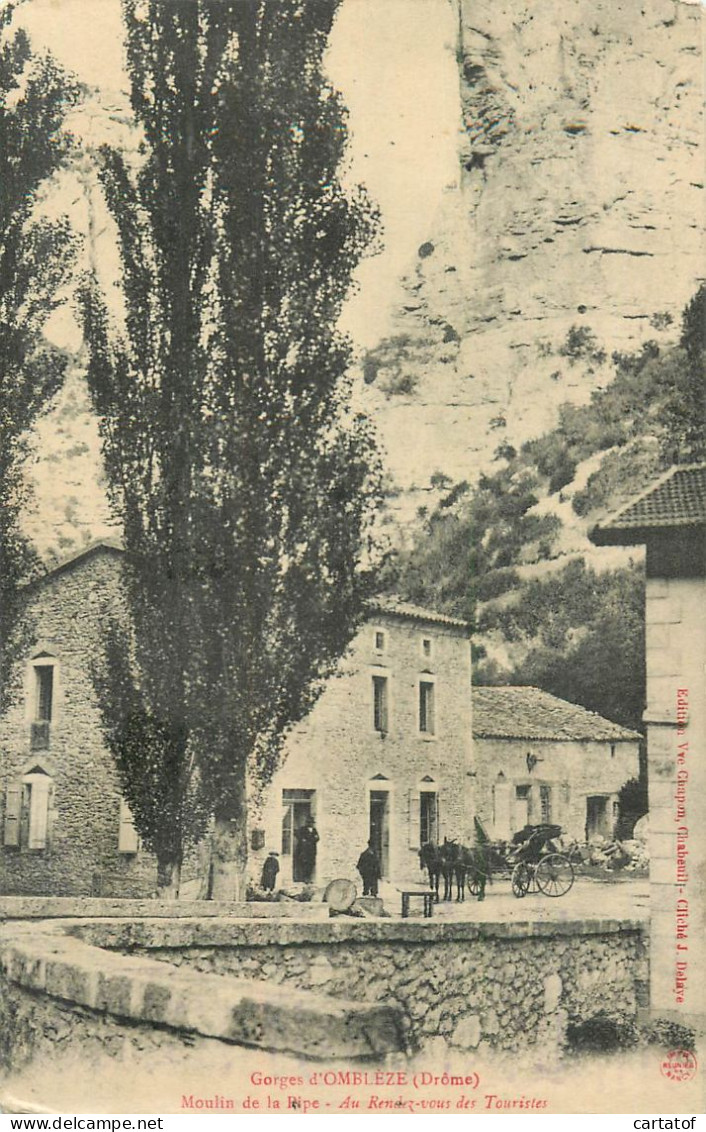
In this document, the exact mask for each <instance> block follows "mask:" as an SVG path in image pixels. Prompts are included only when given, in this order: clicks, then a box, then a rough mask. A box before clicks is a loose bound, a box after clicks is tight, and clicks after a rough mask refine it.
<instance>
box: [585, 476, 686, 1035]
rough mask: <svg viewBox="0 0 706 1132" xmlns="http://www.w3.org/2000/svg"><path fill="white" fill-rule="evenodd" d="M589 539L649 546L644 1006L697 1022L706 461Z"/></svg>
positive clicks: (667, 480) (654, 487)
mask: <svg viewBox="0 0 706 1132" xmlns="http://www.w3.org/2000/svg"><path fill="white" fill-rule="evenodd" d="M591 538H592V539H593V541H594V542H595V543H597V544H598V545H599V546H636V545H641V544H644V545H645V546H646V548H647V554H646V575H647V577H646V603H645V621H646V667H647V708H646V711H645V714H644V721H645V724H646V727H647V770H648V794H649V807H650V835H649V836H650V938H651V944H650V1005H651V1008H652V1010H653V1011H656V1012H657V1013H661V1014H664V1013H671V1012H673V1013H675V1014H676V1015H677V1016H679V1017H680V1018H684V1017H685V1016H694V1015H699V1014H701V1015H703V1011H704V994H703V971H704V947H703V911H704V904H703V902H704V892H706V839H705V838H704V835H703V817H704V811H703V806H704V803H703V799H704V797H706V761H705V760H704V738H705V737H706V678H705V673H706V464H693V465H688V466H682V467H675V468H672V469H670V471H669V472H667V473H666V474H665V475H663V476H662V477H661V478H660V479H658V480H657V481H656V482H655V483H653V484H651V485H649V486H648V487H647V488H646V489H645V490H644V491H643V492H642V493H641V494H640V495H637V496H636V497H634V498H633V499H632V500H630V502H628V503H627V504H626V505H625V506H624V507H622V508H621V509H620V510H618V511H616V512H615V513H614V514H612V515H610V516H609V517H608V518H606V519H605V520H604V521H603V522H601V523H599V524H598V526H597V527H595V528H594V530H593V531H592V532H591Z"/></svg>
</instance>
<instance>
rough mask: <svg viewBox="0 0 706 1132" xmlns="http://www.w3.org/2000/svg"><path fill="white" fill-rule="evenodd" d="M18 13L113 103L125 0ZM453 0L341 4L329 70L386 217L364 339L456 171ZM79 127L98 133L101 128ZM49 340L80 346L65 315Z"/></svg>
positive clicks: (91, 0)
mask: <svg viewBox="0 0 706 1132" xmlns="http://www.w3.org/2000/svg"><path fill="white" fill-rule="evenodd" d="M18 17H19V18H21V20H22V22H23V23H24V24H25V26H26V27H27V29H28V31H29V32H30V34H31V36H32V39H33V42H34V43H35V45H36V46H38V47H39V46H42V47H48V48H50V49H51V50H52V51H53V52H54V54H55V55H56V56H57V58H58V59H59V60H60V61H61V62H62V63H63V64H64V65H65V66H66V67H67V68H68V69H70V70H72V71H74V72H75V73H76V74H77V75H78V76H79V78H81V79H82V80H83V81H84V82H86V83H88V84H90V85H92V86H96V87H98V88H100V90H101V104H102V105H108V106H110V105H111V104H112V105H113V106H115V105H117V104H118V101H119V100H120V91H121V90H125V89H126V81H125V75H124V72H123V63H122V25H121V20H120V3H119V0H27V3H26V4H24V5H23V6H22V7H21V9H20V11H19V13H18ZM456 18H457V17H456V4H455V0H344V3H343V7H342V10H341V13H340V15H339V19H338V21H337V23H336V26H335V28H334V32H333V35H332V42H331V49H330V52H329V70H330V73H331V76H332V79H333V81H334V83H335V84H336V86H338V87H339V89H340V90H341V91H342V92H343V95H344V99H345V101H346V103H347V105H348V107H349V110H350V128H351V135H352V153H351V156H352V160H353V170H352V172H353V175H354V177H355V179H357V180H360V181H362V182H363V183H364V184H365V185H366V186H367V188H368V191H369V193H370V195H371V196H372V197H373V199H374V200H375V201H376V202H377V203H378V205H379V206H380V208H381V211H382V214H383V225H384V237H383V238H384V245H385V247H384V251H383V253H382V254H380V255H378V256H376V257H375V258H374V259H369V260H368V261H366V262H365V263H364V264H362V265H361V268H360V270H359V275H358V283H359V293H358V295H357V296H355V297H354V298H353V299H352V301H351V302H350V303H349V306H348V309H347V311H346V314H345V324H346V326H347V328H348V329H349V330H350V331H351V332H352V333H353V335H354V338H355V339H356V341H357V342H358V343H359V344H360V345H362V346H368V345H372V344H373V343H374V342H375V341H377V339H378V338H379V337H381V336H382V335H384V333H385V332H386V328H387V315H388V311H389V309H390V305H391V303H392V301H393V299H394V297H395V294H396V286H397V281H398V280H399V277H400V275H401V274H403V272H404V271H405V270H406V269H407V267H408V266H409V264H410V262H411V261H412V260H413V258H414V256H415V254H416V250H417V248H418V246H419V244H420V243H423V242H424V240H425V239H426V238H427V236H428V233H429V229H430V225H431V220H432V217H433V215H434V212H435V210H436V208H437V207H438V204H439V200H440V196H441V193H442V191H443V189H444V187H446V186H448V185H449V184H453V183H455V178H456V175H457V168H458V160H457V142H458V137H457V131H458V128H459V122H460V111H459V97H458V72H457V68H456V62H455V53H454V51H455V34H456ZM75 125H77V126H78V129H79V132H80V133H82V134H90V135H92V137H93V138H94V139H95V140H97V139H96V133H98V134H100V132H101V130H102V128H103V125H102V124H101V123H99V122H97V121H95V119H93V120H91V122H90V123H89V122H88V121H87V115H86V114H85V113H84V116H83V121H82V122H81V124H80V125H78V123H76V124H75ZM52 336H53V337H55V338H56V339H57V340H62V341H63V342H64V343H65V344H67V345H69V344H74V345H76V344H77V342H76V340H75V336H76V332H75V330H74V329H73V328H72V327H71V325H70V322H69V321H68V319H67V316H66V315H64V316H63V319H60V320H56V325H55V327H54V330H53V335H52Z"/></svg>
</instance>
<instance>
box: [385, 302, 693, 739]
mask: <svg viewBox="0 0 706 1132" xmlns="http://www.w3.org/2000/svg"><path fill="white" fill-rule="evenodd" d="M654 324H655V325H659V326H663V325H665V324H666V325H668V322H667V319H666V316H664V315H662V316H659V317H657V316H655V319H654ZM705 342H706V285H702V286H701V287H700V288H699V290H698V291H697V293H696V295H695V296H694V298H693V299H692V300H691V302H690V303H689V304H688V305H687V307H686V309H685V311H684V315H683V321H682V331H681V336H680V338H679V341H678V342H675V343H674V344H673V345H671V346H668V347H666V348H661V347H660V346H659V345H658V344H657V342H655V341H648V342H645V343H644V344H643V345H642V347H641V348H640V349H639V350H637V351H636V352H634V353H632V354H621V353H614V354H613V358H612V361H613V364H614V367H615V375H614V378H613V380H612V382H611V383H610V384H609V385H607V386H605V388H602V389H600V390H596V391H595V392H594V393H593V394H592V396H591V399H590V402H589V403H588V404H584V405H571V404H565V405H562V406H561V407H560V410H559V421H558V425H557V427H556V428H554V429H552V430H550V431H549V432H547V433H545V434H544V435H542V436H540V437H537V438H535V439H533V440H531V441H528V442H527V443H525V444H524V445H523V446H522V448H521V450H520V451H519V452H518V451H517V450H516V449H515V448H514V447H512V446H511V445H505V446H504V447H503V448H501V449H499V450H498V451H497V453H496V459H497V460H503V461H504V466H502V467H500V468H498V469H497V471H495V472H493V474H492V475H482V476H481V477H480V478H479V481H478V484H477V485H476V486H475V487H472V488H471V487H469V485H468V484H467V483H464V484H462V485H456V487H454V488H452V489H451V490H450V491H449V492H448V494H447V496H446V497H445V499H444V500H442V501H441V503H440V504H439V505H438V506H437V508H436V509H435V510H434V511H433V512H432V513H431V514H426V513H425V514H424V516H423V517H422V518H423V522H420V524H419V526H418V531H417V537H416V539H415V542H414V544H413V546H412V547H411V549H408V550H405V551H404V552H403V553H401V554H399V555H398V556H397V560H396V562H395V563H394V564H393V566H392V568H390V569H389V570H388V583H389V585H390V586H394V588H395V589H396V590H398V591H399V592H400V593H401V594H402V596H404V597H407V598H409V599H410V600H413V601H415V602H417V603H420V604H431V605H433V606H434V607H436V608H439V609H442V610H445V611H446V612H449V613H453V614H456V615H458V616H465V617H467V618H468V619H469V620H470V621H471V622H472V624H473V625H474V627H475V629H476V634H477V635H476V639H475V641H474V649H473V652H474V679H475V680H476V681H477V682H481V683H520V684H537V685H538V686H539V687H541V688H544V689H545V690H547V691H549V692H552V693H554V694H555V695H558V696H561V697H563V698H565V699H568V700H572V701H574V702H576V703H580V704H583V705H584V706H585V707H587V708H589V709H591V710H594V711H597V712H599V713H600V714H602V715H605V716H607V717H608V718H609V719H613V720H616V721H617V722H619V723H623V724H625V725H627V726H629V727H633V728H636V729H639V728H640V726H641V720H642V712H643V708H644V696H645V688H644V670H645V659H644V606H643V603H644V579H643V576H642V572H641V571H640V570H639V569H637V568H633V567H627V568H625V569H622V570H612V571H604V572H601V573H598V572H595V571H593V570H592V569H590V568H587V567H586V565H585V563H584V561H583V560H582V559H579V560H576V561H574V562H572V563H570V564H569V565H568V566H564V567H563V568H562V567H560V566H559V565H558V564H557V568H556V569H555V570H554V571H552V572H550V569H549V567H548V569H547V572H546V573H544V574H543V575H542V576H539V577H533V578H527V576H526V575H523V571H522V567H523V565H525V564H527V563H537V562H539V561H541V560H542V559H549V558H551V557H552V556H553V555H554V554H555V553H556V551H555V549H554V545H555V538H556V536H557V534H558V532H559V531H560V528H561V523H560V521H559V519H558V518H557V517H556V516H554V515H551V514H547V513H543V512H542V510H541V509H538V508H536V504H537V502H538V501H539V500H541V498H542V496H543V495H547V494H552V493H554V492H556V491H558V490H561V489H563V488H565V487H567V486H569V484H571V482H572V480H573V477H574V473H575V471H576V469H577V467H578V465H579V464H580V463H581V462H582V461H584V460H587V459H589V458H591V457H595V456H596V455H597V454H599V453H603V456H602V458H601V460H600V462H599V463H598V466H597V468H596V469H595V470H594V471H592V472H591V474H590V475H589V476H588V478H587V481H586V483H585V486H583V487H581V488H580V489H579V490H574V491H573V495H572V506H573V510H574V513H575V514H576V515H577V516H578V517H579V519H581V520H583V521H584V522H585V524H586V526H588V525H589V524H590V523H591V522H592V521H595V519H596V518H597V517H598V514H599V513H601V512H605V511H606V510H609V509H610V508H612V507H615V506H618V505H619V504H620V503H622V502H625V493H626V491H628V492H630V491H631V490H632V488H634V490H637V489H638V488H639V486H640V485H641V484H643V485H644V484H646V483H648V482H649V481H650V479H651V478H653V477H654V475H655V474H656V473H658V472H659V471H660V470H661V469H662V468H664V467H668V466H669V465H670V464H671V463H673V462H675V461H682V462H684V461H689V460H700V459H705V458H706V439H705V438H706V430H705V429H704V424H705V423H706V421H705V411H704V396H705V389H706V368H705V361H706V359H705V354H706V347H705ZM559 352H560V353H561V354H563V355H565V356H566V357H568V358H569V360H572V359H576V358H578V357H582V356H583V357H589V358H590V359H592V360H594V361H596V362H597V363H598V362H600V363H601V364H602V363H603V362H604V361H605V354H604V351H602V349H601V348H600V347H599V344H598V342H597V340H596V339H595V336H594V335H593V334H592V333H590V332H588V331H583V330H580V329H579V328H577V327H572V328H571V330H570V332H569V334H568V336H567V339H566V343H565V344H564V346H562V347H561V349H560V351H559ZM577 525H578V524H577ZM498 645H501V646H503V647H502V648H498V647H495V648H494V646H498ZM502 651H504V652H505V660H504V662H501V661H500V660H498V659H497V657H498V655H499V654H500V653H501V652H502ZM493 653H495V656H494V655H493Z"/></svg>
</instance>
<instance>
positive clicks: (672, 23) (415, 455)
mask: <svg viewBox="0 0 706 1132" xmlns="http://www.w3.org/2000/svg"><path fill="white" fill-rule="evenodd" d="M701 21H702V11H701V9H700V8H698V7H694V6H691V5H688V4H686V3H680V2H679V0H559V2H558V3H557V2H556V0H536V2H534V3H532V4H530V5H518V4H517V3H515V2H514V0H462V2H461V13H460V21H459V49H458V58H459V68H460V83H461V85H460V92H461V110H462V127H463V128H462V133H461V137H462V143H461V147H460V150H461V152H460V175H459V184H458V186H457V188H455V189H452V190H449V191H448V192H447V194H446V197H445V200H444V202H443V205H442V208H441V209H440V212H439V215H438V217H437V222H436V225H435V227H434V230H433V231H430V233H429V237H428V240H427V241H425V242H424V243H423V244H422V245H421V247H420V248H419V252H418V257H417V260H416V263H415V264H414V266H413V268H412V270H411V271H410V272H409V274H408V276H407V278H406V279H405V292H406V295H405V301H404V303H403V305H402V307H401V309H400V310H399V311H398V312H397V315H396V318H395V325H394V328H393V331H392V336H391V340H390V341H389V342H388V343H387V345H386V349H385V350H384V351H383V352H382V354H381V355H380V356H378V357H377V358H376V356H375V353H373V354H372V355H371V358H369V359H368V363H367V365H366V369H365V376H366V380H367V381H368V382H369V383H370V384H369V397H370V399H371V402H372V404H373V407H374V411H375V413H376V416H377V418H378V421H379V423H380V427H381V431H382V433H383V436H384V438H385V441H386V444H387V447H388V451H389V455H390V463H391V466H392V469H393V473H394V475H395V476H396V478H397V479H398V481H399V483H400V484H401V485H403V486H405V487H406V488H409V487H410V486H412V485H416V486H418V487H419V486H421V485H423V484H426V483H428V479H429V476H430V474H431V473H432V472H433V471H434V470H436V469H441V470H443V471H444V472H445V473H447V474H448V475H450V476H451V477H453V478H454V479H460V478H466V479H473V478H474V477H475V475H476V474H477V472H478V470H479V469H480V468H482V467H483V466H487V465H488V463H489V462H490V461H491V460H492V455H493V453H494V451H495V450H496V449H497V448H498V446H499V445H500V444H501V443H503V442H506V443H510V444H514V445H517V444H518V442H521V441H522V440H524V439H526V438H527V437H529V436H534V435H537V434H538V433H540V432H542V431H544V430H545V429H546V428H548V427H550V426H551V425H553V424H554V423H555V413H556V407H557V405H558V404H560V403H561V402H562V401H575V402H580V401H585V400H587V399H588V397H589V396H590V393H591V390H592V389H594V388H596V387H598V386H601V385H603V384H605V383H606V382H607V381H608V380H609V379H610V377H611V375H612V369H611V366H610V354H611V352H612V351H613V350H622V351H629V350H635V349H637V348H638V347H639V346H640V344H641V343H642V342H644V341H645V340H647V339H650V338H652V339H656V340H657V341H666V340H669V339H670V338H671V339H673V338H674V337H675V336H676V333H677V331H678V324H679V318H680V314H681V311H682V309H683V307H684V305H685V303H686V302H687V301H688V299H689V298H690V297H691V296H692V295H693V293H694V291H695V290H696V287H697V285H698V280H699V277H703V274H704V266H703V265H704V242H703V191H702V190H703V145H702V137H703V124H702V102H703V79H702V54H701ZM420 159H421V160H423V155H420ZM395 357H396V358H397V361H392V360H391V359H394V358H395ZM400 359H401V361H400ZM395 390H396V391H397V392H395Z"/></svg>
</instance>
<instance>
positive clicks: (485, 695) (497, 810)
mask: <svg viewBox="0 0 706 1132" xmlns="http://www.w3.org/2000/svg"><path fill="white" fill-rule="evenodd" d="M472 702H473V771H472V773H473V785H474V798H475V805H476V811H477V813H478V816H479V817H480V818H481V820H482V821H483V823H484V825H485V827H486V828H487V830H488V832H489V833H490V835H491V836H492V837H493V839H497V840H509V839H510V838H511V836H512V834H513V833H516V832H517V830H519V829H522V827H523V826H525V825H528V824H531V825H536V824H538V823H540V822H552V823H554V824H557V825H560V826H562V828H563V830H564V832H565V834H566V835H567V836H569V837H575V838H576V839H577V840H578V841H584V840H591V839H593V838H595V837H606V838H610V837H612V836H613V833H614V830H615V822H616V818H617V816H618V792H619V791H620V788H621V786H623V785H624V784H625V782H627V781H628V779H630V778H636V777H637V775H638V773H639V742H640V738H641V736H640V735H638V734H637V732H635V731H628V730H627V729H626V728H624V727H619V726H618V725H617V724H616V723H611V722H610V721H609V720H607V719H603V718H602V717H601V716H600V715H596V714H595V712H591V711H587V710H586V709H585V708H583V707H579V706H578V705H577V704H571V703H567V702H566V701H565V700H560V699H558V698H557V697H556V696H551V695H549V693H548V692H543V691H541V690H540V689H539V688H515V687H478V688H474V689H473V695H472Z"/></svg>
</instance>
